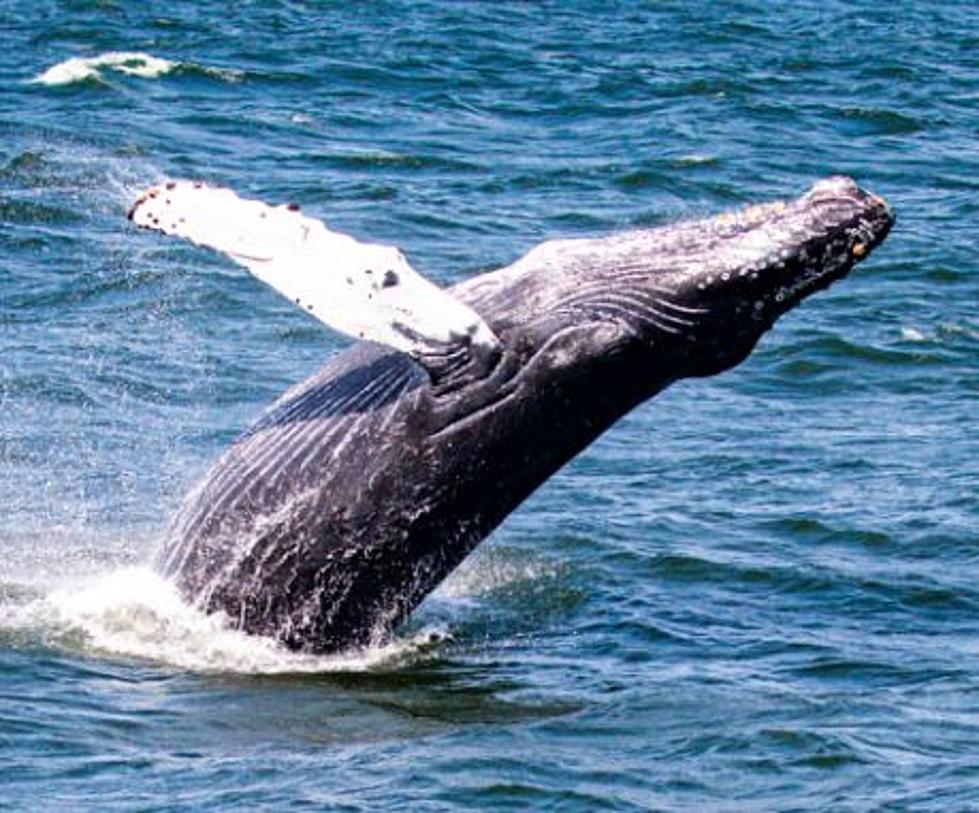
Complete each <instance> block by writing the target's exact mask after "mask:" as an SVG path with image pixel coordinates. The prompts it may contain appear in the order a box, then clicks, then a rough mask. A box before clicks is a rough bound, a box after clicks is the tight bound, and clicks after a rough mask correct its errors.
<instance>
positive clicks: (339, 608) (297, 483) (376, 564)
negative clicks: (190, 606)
mask: <svg viewBox="0 0 979 813" xmlns="http://www.w3.org/2000/svg"><path fill="white" fill-rule="evenodd" d="M130 218H131V219H132V220H133V221H134V222H135V223H136V224H137V225H138V226H141V227H145V228H148V229H152V230H155V231H158V232H162V233H164V234H169V235H176V236H180V237H183V238H186V239H189V240H190V241H192V242H194V243H197V244H199V245H202V246H206V247H209V248H212V249H216V250H218V251H220V252H223V253H225V254H226V255H228V256H229V257H230V258H231V259H233V260H234V261H235V262H237V263H239V264H240V265H243V266H244V267H245V268H247V269H248V270H249V271H250V272H251V273H252V274H254V275H255V276H256V277H258V278H259V279H261V280H263V281H265V282H267V283H268V284H270V285H272V286H273V287H274V288H276V289H277V290H279V291H280V292H281V293H283V294H284V295H286V296H288V297H289V298H290V299H291V300H293V301H294V302H295V303H296V304H297V305H298V306H300V307H302V308H303V309H304V310H306V311H307V312H308V313H309V314H311V315H312V316H313V317H316V318H318V319H320V320H321V321H323V322H324V323H325V324H327V325H329V326H331V327H333V328H334V329H336V330H339V331H341V332H343V333H346V334H348V335H350V336H352V337H353V338H355V339H357V340H358V341H357V342H355V343H354V344H353V345H352V346H350V347H349V348H347V349H346V350H345V351H343V352H340V353H339V354H338V355H336V356H334V357H333V358H331V359H330V360H328V361H327V363H326V365H325V366H324V367H323V368H322V369H321V370H319V372H317V373H315V374H314V375H313V376H312V377H310V378H309V379H308V380H306V381H304V382H302V383H299V384H297V385H296V386H294V387H293V388H292V389H290V390H288V391H287V392H286V393H285V394H284V395H282V396H281V397H280V398H279V400H278V401H276V402H275V403H274V404H273V405H272V406H271V407H270V408H269V409H268V410H267V411H266V412H265V413H264V414H263V415H262V416H261V417H260V418H259V419H258V421H257V422H256V423H255V424H254V425H253V426H251V427H250V428H248V429H247V430H246V431H245V432H244V433H243V434H242V435H241V436H240V437H239V438H238V439H237V440H236V441H235V442H234V443H233V444H232V446H231V447H230V448H229V449H228V450H227V451H225V452H224V454H223V455H222V456H221V457H220V459H218V460H217V462H216V463H215V464H214V465H213V467H212V468H211V469H210V471H209V472H208V473H207V475H206V476H205V478H204V480H203V482H202V483H200V485H199V486H198V487H197V488H196V489H195V490H194V492H193V493H192V494H191V495H190V496H189V498H188V499H187V500H186V502H185V504H184V506H183V508H182V509H181V510H180V512H179V513H178V516H177V517H176V519H175V520H174V522H173V525H172V529H171V531H170V532H169V534H168V536H167V538H166V540H165V542H164V544H163V546H162V549H161V552H160V553H159V555H158V558H157V562H156V564H157V567H158V568H159V570H160V571H162V573H163V574H165V575H166V576H168V577H170V578H172V579H173V580H174V581H175V583H176V585H177V586H178V587H179V589H180V591H181V592H182V594H183V595H184V596H185V597H186V598H187V599H188V600H189V601H191V602H193V603H194V604H196V605H197V606H199V607H200V608H202V609H203V610H205V611H207V612H221V613H224V614H225V616H226V617H227V621H228V623H229V624H230V625H231V626H233V627H236V628H239V629H242V630H245V631H247V632H250V633H256V634H261V635H267V636H272V637H274V638H276V639H278V640H279V641H281V642H282V643H284V644H285V645H286V646H288V647H290V648H293V649H299V650H304V651H309V652H316V653H327V652H333V651H337V650H341V649H345V648H352V647H361V646H365V645H370V644H373V643H376V642H379V641H382V640H384V639H385V638H386V637H388V636H389V635H390V634H391V633H392V631H393V630H394V629H395V628H396V627H397V625H398V624H399V623H400V622H401V621H402V620H403V619H404V618H405V617H406V616H407V615H408V614H409V613H410V612H411V610H412V609H413V608H414V607H415V606H416V605H417V604H418V603H419V602H420V601H421V600H422V599H423V598H424V597H425V596H426V595H427V594H428V593H429V592H430V591H431V590H432V589H434V587H435V586H436V585H437V584H438V583H439V582H440V581H441V580H442V579H443V578H444V577H445V576H446V575H447V574H448V573H449V572H450V571H451V570H452V569H453V568H454V567H455V566H456V565H458V564H459V563H460V562H461V561H462V560H463V558H464V557H465V556H466V555H467V554H468V553H469V552H470V551H471V550H472V549H473V548H474V547H475V546H476V545H477V544H478V543H479V542H480V541H481V540H482V539H484V538H485V537H486V536H487V535H488V534H489V533H490V532H491V531H492V530H493V529H494V528H495V527H496V526H497V525H499V523H500V522H502V521H503V519H504V518H505V517H506V516H507V515H508V514H509V513H510V512H511V511H513V510H514V509H515V508H516V507H517V506H518V505H519V504H520V503H521V502H522V501H523V500H524V499H525V498H526V497H527V496H528V495H530V494H531V493H532V492H533V491H534V490H535V489H536V488H537V487H538V486H539V485H540V484H541V483H543V482H544V481H545V480H547V478H548V477H549V476H550V475H552V474H553V473H554V472H555V471H557V470H558V469H559V468H560V467H561V466H562V465H564V464H565V463H566V462H567V461H568V460H570V459H571V458H572V457H574V456H575V455H576V454H578V453H579V452H580V451H581V450H583V449H584V448H585V447H586V446H588V444H589V443H590V442H591V441H592V440H594V439H595V438H596V437H597V436H598V435H600V434H601V433H602V432H604V431H605V430H606V429H607V428H609V427H610V426H611V425H612V424H613V423H615V421H616V420H617V419H618V418H620V417H621V416H623V415H624V414H625V413H627V412H628V411H629V410H631V409H632V408H633V407H635V406H636V405H638V404H640V403H641V402H643V401H645V400H646V399H648V398H650V397H651V396H653V395H654V394H656V393H657V392H659V391H661V390H662V389H663V388H664V387H667V386H668V385H669V384H671V383H672V382H674V381H677V380H679V379H682V378H688V377H698V376H708V375H714V374H716V373H719V372H722V371H724V370H726V369H729V368H730V367H733V366H734V365H736V364H738V363H739V362H740V361H742V360H743V359H744V358H746V357H747V355H748V354H749V353H750V352H751V350H752V348H753V347H754V346H755V344H756V342H757V341H758V340H759V338H760V337H761V336H762V335H763V334H764V333H765V332H766V331H767V330H768V329H769V328H771V326H772V325H773V324H774V322H775V321H776V320H777V319H778V317H779V316H781V315H782V314H784V313H785V312H787V311H788V310H790V309H791V308H792V307H794V306H795V305H796V304H798V303H799V302H800V301H801V300H803V299H804V298H805V297H807V296H808V295H810V294H812V293H813V292H815V291H819V290H821V289H823V288H826V287H827V286H828V285H830V284H831V283H832V282H834V281H836V280H838V279H840V278H842V277H844V276H845V275H846V274H847V273H848V272H849V271H850V269H851V268H852V267H853V265H854V264H855V263H857V262H858V261H860V260H863V259H864V258H866V257H867V256H868V255H869V253H870V252H871V251H872V250H873V249H874V248H875V247H876V246H877V245H878V244H879V243H880V242H881V241H882V240H883V239H884V237H885V236H886V235H887V233H888V230H889V229H890V227H891V225H892V223H893V220H894V217H893V214H892V211H891V209H890V207H889V206H888V205H887V203H886V202H885V201H884V200H883V199H881V198H879V197H877V196H876V195H874V194H872V193H869V192H866V191H864V190H862V189H860V188H859V187H858V186H857V184H856V183H855V182H854V181H852V180H851V179H849V178H845V177H831V178H827V179H824V180H821V181H819V182H817V183H815V184H814V185H813V186H812V187H811V188H810V189H809V190H808V191H807V192H805V193H804V194H802V195H801V196H799V197H797V198H795V199H790V200H784V201H776V202H772V203H765V204H759V205H755V206H752V207H750V208H746V209H743V210H740V211H735V212H730V213H726V214H722V215H719V216H716V217H711V218H706V219H700V220H693V221H687V222H680V223H676V224H673V225H668V226H664V227H660V228H652V229H642V230H633V231H623V232H621V233H617V234H613V235H611V236H606V237H601V238H575V239H562V240H552V241H548V242H545V243H543V244H541V245H539V246H537V247H536V248H533V249H532V250H530V251H529V253H527V254H526V255H524V256H523V257H521V258H520V259H518V260H517V261H516V262H514V263H513V264H512V265H509V266H507V267H505V268H501V269H498V270H495V271H491V272H489V273H485V274H482V275H480V276H476V277H474V278H472V279H468V280H466V281H464V282H462V283H459V284H457V285H455V286H453V287H451V288H448V289H443V288H440V287H439V286H437V285H435V284H433V283H431V282H429V281H428V280H426V279H425V278H424V277H422V276H421V275H419V274H418V273H417V272H416V271H415V270H414V269H413V268H412V267H411V265H410V264H409V262H408V260H407V258H406V257H405V255H404V254H403V253H402V252H401V251H400V250H399V249H398V248H396V247H393V246H383V245H377V244H370V243H362V242H359V241H357V240H355V239H353V238H351V237H349V236H347V235H343V234H340V233H338V232H335V231H331V230H330V229H329V228H327V227H326V226H325V225H324V224H323V223H321V222H320V221H318V220H316V219H314V218H310V217H307V216H306V215H304V214H302V213H301V212H300V211H299V210H298V208H297V207H295V206H270V205H266V204H264V203H261V202H259V201H255V200H246V199H243V198H240V197H239V196H237V195H236V194H235V193H234V192H232V191H230V190H227V189H221V188H216V187H212V186H209V185H207V184H205V183H202V182H193V181H170V182H168V183H164V184H161V185H158V186H156V187H153V188H151V189H149V190H147V191H145V192H144V193H143V194H142V195H140V197H139V198H138V200H137V201H136V202H135V204H134V205H133V207H132V209H131V211H130Z"/></svg>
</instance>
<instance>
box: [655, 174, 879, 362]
mask: <svg viewBox="0 0 979 813" xmlns="http://www.w3.org/2000/svg"><path fill="white" fill-rule="evenodd" d="M893 223H894V213H893V212H892V210H891V209H890V207H889V206H888V204H887V203H886V202H885V201H884V200H883V199H882V198H880V197H878V196H876V195H874V194H872V193H869V192H866V191H864V190H862V189H861V188H860V187H859V186H857V184H856V183H855V182H854V181H853V180H852V179H850V178H847V177H843V176H835V177H831V178H827V179H825V180H822V181H819V182H817V183H816V184H814V185H813V186H812V187H811V188H810V189H809V191H808V192H806V193H805V194H804V195H802V196H801V197H799V198H797V199H795V200H792V201H787V202H783V201H779V202H775V203H767V204H761V205H758V206H753V207H750V208H748V209H745V210H743V211H741V212H738V213H735V214H729V215H720V216H719V217H715V218H712V219H709V220H703V221H698V222H696V223H693V224H690V225H689V227H688V228H690V229H691V231H692V232H694V233H695V234H691V235H688V237H687V239H684V240H682V241H681V242H682V244H684V245H687V246H694V247H695V248H693V249H691V250H690V251H688V253H687V256H685V257H684V258H683V261H682V262H680V263H674V264H673V267H672V268H671V269H670V270H669V271H668V272H667V275H668V287H669V288H671V289H672V291H673V295H672V297H671V300H672V302H673V303H674V304H675V307H677V308H684V309H685V310H686V312H688V313H689V316H688V317H687V318H688V321H689V322H690V325H689V326H687V327H685V328H684V329H683V330H682V332H681V334H680V335H679V336H677V337H676V339H677V340H678V342H679V343H680V344H681V345H682V344H684V343H685V344H686V345H687V350H686V352H682V351H681V352H682V355H683V356H685V357H686V358H687V359H688V360H689V367H688V369H687V370H686V371H685V375H689V376H701V375H713V374H715V373H717V372H720V371H722V370H725V369H728V368H729V367H732V366H734V365H735V364H737V363H739V362H740V361H741V360H743V359H744V358H745V357H746V356H747V355H748V353H750V352H751V350H752V348H753V347H754V345H755V344H756V343H757V341H758V339H759V338H760V337H761V336H762V334H763V333H764V332H765V331H767V330H768V329H769V328H770V327H771V326H772V325H773V324H774V323H775V321H776V320H777V319H778V318H779V317H780V316H781V315H782V314H784V313H786V312H787V311H789V310H791V309H792V308H793V307H794V306H795V305H797V304H798V303H799V302H801V301H802V300H803V299H805V298H806V297H807V296H809V295H810V294H812V293H815V292H816V291H819V290H822V289H824V288H826V287H828V286H829V285H830V284H831V283H833V282H834V281H836V280H838V279H841V278H843V277H844V276H846V275H847V274H848V273H849V272H850V270H851V269H852V268H853V266H854V265H855V264H856V263H857V262H860V261H861V260H863V259H865V258H866V257H867V256H868V255H869V254H870V252H871V251H872V250H873V249H874V248H875V247H876V246H877V245H879V244H880V243H881V241H882V240H883V239H884V238H885V237H886V236H887V233H888V232H889V230H890V228H891V226H892V225H893ZM678 349H679V348H678Z"/></svg>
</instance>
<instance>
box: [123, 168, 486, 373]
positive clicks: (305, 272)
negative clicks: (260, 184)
mask: <svg viewBox="0 0 979 813" xmlns="http://www.w3.org/2000/svg"><path fill="white" fill-rule="evenodd" d="M129 219H130V220H132V221H133V222H134V223H135V224H136V225H137V226H141V227H143V228H147V229H151V230H153V231H158V232H162V233H163V234H170V235H176V236H178V237H183V238H186V239H187V240H190V241H191V242H193V243H196V244H197V245H201V246H206V247H208V248H212V249H216V250H217V251H220V252H223V253H224V254H226V255H228V256H229V257H230V258H231V259H233V260H234V261H235V262H236V263H238V264H239V265H243V266H244V267H245V268H247V269H248V270H249V271H250V272H251V273H252V274H253V275H254V276H256V277H258V278H259V279H260V280H262V281H263V282H265V283H267V284H269V285H271V286H272V287H273V288H275V289H276V290H277V291H279V293H281V294H283V295H284V296H286V297H288V298H289V299H290V300H291V301H292V302H294V303H295V304H296V305H298V306H300V307H302V308H303V309H304V310H306V311H308V312H309V313H311V314H312V315H313V316H315V317H316V318H317V319H319V320H320V321H321V322H323V323H324V324H327V325H329V326H330V327H332V328H334V329H335V330H338V331H340V332H341V333H345V334H347V335H348V336H352V337H354V338H358V339H367V340H370V341H375V342H379V343H381V344H385V345H388V346H389V347H393V348H395V349H396V350H402V351H404V352H406V353H408V354H409V355H411V356H412V357H413V358H414V359H416V360H417V361H418V362H419V363H420V364H421V365H422V366H423V367H425V369H426V370H427V371H428V372H429V375H430V376H431V378H432V380H433V381H439V380H442V379H444V378H446V377H451V376H452V375H454V374H455V373H456V372H458V371H459V370H460V369H463V368H465V369H469V370H472V369H476V370H478V369H479V368H480V366H481V365H482V363H483V360H487V359H490V360H492V359H495V358H496V357H497V356H498V355H499V340H498V339H497V338H496V336H495V335H494V334H493V332H492V331H491V330H490V328H489V326H488V325H487V324H486V323H485V322H484V321H483V319H482V318H481V317H480V316H479V314H477V313H476V312H475V311H474V310H473V309H472V308H470V307H469V306H468V305H466V304H464V303H463V302H461V301H459V300H458V299H456V298H455V297H454V296H452V295H451V294H450V293H448V292H447V291H445V290H443V289H442V288H439V287H438V286H437V285H435V284H434V283H432V282H430V281H429V280H427V279H425V277H423V276H421V275H420V274H419V273H418V272H416V271H415V270H414V269H413V268H412V267H411V266H410V265H409V263H408V260H407V259H406V258H405V256H404V254H403V253H402V252H401V251H400V250H399V249H398V248H396V247H395V246H387V245H380V244H375V243H361V242H359V241H357V240H355V239H354V238H352V237H350V236H348V235H346V234H341V233H339V232H334V231H331V230H330V229H328V228H327V227H326V226H325V225H324V224H323V223H322V222H320V221H319V220H316V219H314V218H311V217H306V216H305V215H303V214H301V213H300V212H299V208H298V207H297V206H294V205H289V206H270V205H268V204H266V203H262V202H261V201H257V200H248V199H245V198H240V197H238V195H236V194H235V193H234V192H232V191H231V190H230V189H222V188H218V187H213V186H208V185H206V184H204V183H201V182H195V181H169V182H167V183H165V184H161V185H159V186H155V187H151V188H150V189H147V190H146V191H145V192H143V194H141V195H140V196H139V198H138V199H137V200H136V202H135V203H134V204H133V207H132V209H130V211H129Z"/></svg>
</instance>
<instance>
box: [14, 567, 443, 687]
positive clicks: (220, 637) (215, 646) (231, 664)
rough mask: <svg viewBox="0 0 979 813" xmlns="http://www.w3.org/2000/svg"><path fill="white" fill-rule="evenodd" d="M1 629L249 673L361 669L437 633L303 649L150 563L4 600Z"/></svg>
mask: <svg viewBox="0 0 979 813" xmlns="http://www.w3.org/2000/svg"><path fill="white" fill-rule="evenodd" d="M0 628H6V629H7V630H18V631H21V632H33V633H35V634H36V633H38V632H41V633H43V635H44V637H45V638H46V639H47V640H48V641H49V642H51V643H54V644H55V645H62V646H68V647H71V648H81V649H82V650H83V651H86V652H89V653H91V654H99V655H110V656H116V657H131V658H139V659H146V660H150V661H155V662H159V663H165V664H169V665H172V666H177V667H180V668H183V669H189V670H192V671H200V672H237V673H248V674H271V673H295V672H338V671H344V672H346V671H363V670H367V669H371V668H375V667H378V666H382V665H384V664H387V663H392V662H398V661H401V660H403V659H404V658H406V657H408V656H411V655H413V654H417V653H418V652H419V651H421V650H423V649H424V648H425V647H426V645H430V644H431V643H432V641H433V640H438V639H439V637H440V636H439V635H438V634H437V633H436V631H434V630H423V631H421V632H419V633H417V634H416V635H414V636H413V637H411V638H409V639H396V640H394V641H392V642H391V643H388V644H386V645H384V646H378V647H371V648H369V649H366V650H363V651H358V652H351V653H345V654H342V655H330V656H316V655H304V654H299V653H295V652H291V651H289V650H287V649H285V648H284V647H282V646H281V645H279V644H278V643H276V642H275V641H273V640H271V639H268V638H261V637H258V636H252V635H247V634H245V633H243V632H239V631H237V630H233V629H231V628H229V627H228V626H227V624H226V623H225V618H224V617H223V616H221V615H220V614H214V615H204V614H203V613H201V612H199V611H198V610H196V609H194V608H193V607H191V606H189V605H188V604H186V603H185V602H184V601H182V600H181V598H180V596H179V595H178V593H177V591H176V589H175V588H174V587H173V585H172V584H171V583H170V582H168V581H166V580H165V579H163V578H161V577H160V576H158V575H157V574H156V573H154V572H153V571H152V570H150V569H149V568H146V567H128V568H123V569H120V570H116V571H114V572H112V573H109V574H107V575H103V576H100V577H97V578H95V579H92V580H90V581H88V582H87V583H84V584H82V585H76V586H72V587H66V588H59V589H56V590H54V591H53V592H51V593H49V594H48V595H47V596H45V597H43V598H37V599H34V600H33V601H30V602H27V603H25V604H20V605H6V606H0Z"/></svg>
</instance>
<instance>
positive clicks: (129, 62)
mask: <svg viewBox="0 0 979 813" xmlns="http://www.w3.org/2000/svg"><path fill="white" fill-rule="evenodd" d="M101 69H109V70H113V71H116V72H118V73H123V74H126V75H127V76H138V77H140V78H142V79H156V78H158V77H160V76H164V75H165V74H168V73H171V72H173V71H175V70H178V69H188V70H198V71H203V72H204V73H206V74H210V75H212V76H217V77H219V78H221V79H225V80H227V81H234V80H236V79H238V78H240V76H241V73H240V72H239V71H235V70H231V69H227V68H210V67H206V66H200V65H193V64H191V63H183V62H173V61H171V60H169V59H163V58H161V57H157V56H153V55H152V54H147V53H143V52H142V51H107V52H106V53H104V54H98V55H97V56H90V57H72V58H70V59H66V60H64V61H63V62H59V63H58V64H57V65H53V66H51V67H50V68H48V69H47V70H46V71H44V72H43V73H40V74H38V75H37V76H35V77H34V78H33V79H32V80H31V82H33V83H35V84H39V85H48V86H59V85H71V84H75V83H77V82H85V81H88V80H95V81H98V80H100V79H101V78H102V72H101Z"/></svg>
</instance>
